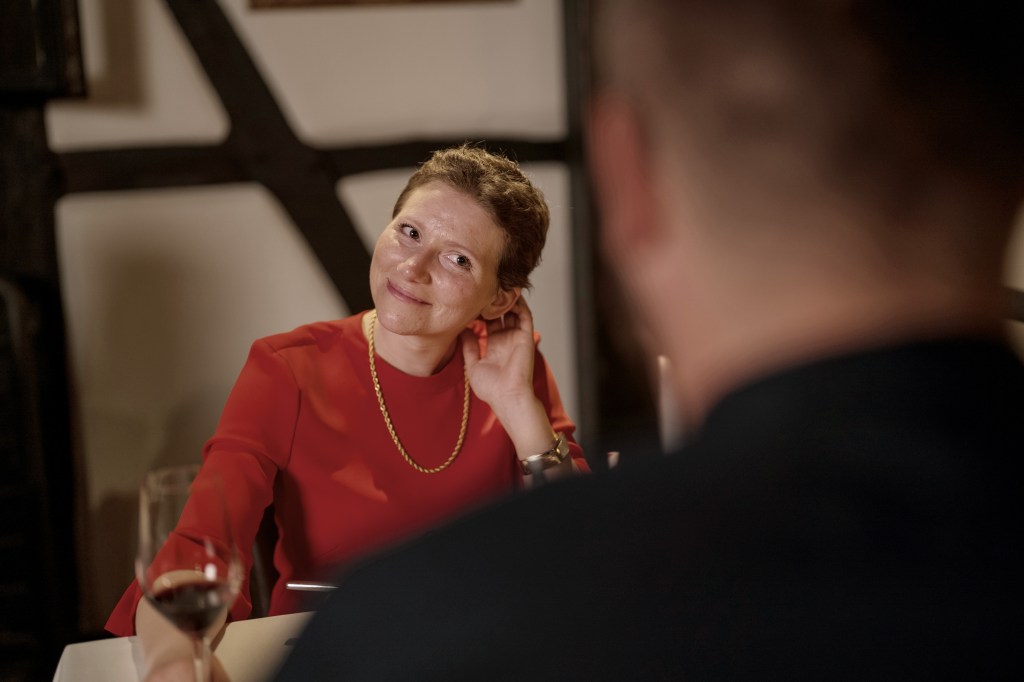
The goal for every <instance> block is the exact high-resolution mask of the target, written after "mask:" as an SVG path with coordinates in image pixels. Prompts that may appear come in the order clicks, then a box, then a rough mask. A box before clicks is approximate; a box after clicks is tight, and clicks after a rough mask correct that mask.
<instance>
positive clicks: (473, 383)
mask: <svg viewBox="0 0 1024 682" xmlns="http://www.w3.org/2000/svg"><path fill="white" fill-rule="evenodd" d="M486 343H487V348H486V355H485V356H484V357H481V356H480V342H479V340H478V339H477V336H476V334H474V333H473V332H472V331H470V330H468V329H467V330H466V331H464V332H463V333H462V353H463V356H464V358H465V361H466V373H467V374H468V375H469V385H470V387H471V388H472V389H473V393H475V394H476V396H477V397H478V398H480V400H483V401H484V402H485V403H487V404H488V405H490V406H491V409H493V410H494V411H495V413H498V414H499V418H500V411H501V407H502V405H503V403H507V402H509V401H525V400H527V399H529V398H531V397H533V358H534V353H535V351H536V349H535V344H534V340H533V314H532V313H531V312H530V308H529V306H527V305H526V301H524V300H523V299H522V298H520V299H519V300H518V301H517V302H516V304H515V305H514V306H512V308H511V310H509V311H508V312H507V313H505V315H504V316H503V317H501V318H498V319H496V320H489V321H487V342H486Z"/></svg>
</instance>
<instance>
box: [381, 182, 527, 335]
mask: <svg viewBox="0 0 1024 682" xmlns="http://www.w3.org/2000/svg"><path fill="white" fill-rule="evenodd" d="M504 243H505V234H504V232H503V231H502V229H501V228H500V227H498V225H496V224H495V222H494V220H493V219H492V218H491V216H490V215H489V214H488V213H487V211H485V210H484V209H483V208H481V207H480V205H479V204H477V203H476V201H474V200H473V199H472V198H470V197H469V196H467V195H466V194H464V193H463V192H460V191H459V190H456V189H454V188H452V187H451V186H449V185H448V184H446V183H444V182H440V181H435V182H431V183H427V184H426V185H423V186H422V187H419V188H417V189H416V190H414V191H413V192H411V193H410V194H409V196H408V197H407V198H406V201H405V204H404V205H403V206H402V210H401V211H399V213H398V215H397V216H395V218H394V220H392V221H391V223H390V224H389V225H388V226H387V227H386V228H384V232H383V233H382V234H381V235H380V238H379V239H377V245H376V246H375V247H374V250H373V260H372V262H371V263H370V291H371V294H372V295H373V302H374V305H375V306H376V308H377V317H378V319H379V320H380V322H381V324H382V325H383V326H384V327H385V328H386V329H388V330H389V331H392V332H394V333H397V334H403V335H405V334H415V335H420V336H427V337H442V338H443V337H453V336H454V335H456V334H458V333H459V332H461V331H462V330H463V329H464V328H465V327H466V325H467V324H469V323H470V322H471V321H473V320H475V319H476V318H477V317H479V316H480V315H483V316H484V317H485V318H489V319H491V318H494V317H497V316H498V315H500V314H501V313H502V312H504V308H505V307H507V306H505V305H504V304H505V302H506V301H507V302H508V303H509V304H511V302H513V301H514V300H515V293H517V292H506V291H501V290H499V288H498V262H499V260H500V259H501V252H502V248H503V246H504ZM510 297H511V298H510Z"/></svg>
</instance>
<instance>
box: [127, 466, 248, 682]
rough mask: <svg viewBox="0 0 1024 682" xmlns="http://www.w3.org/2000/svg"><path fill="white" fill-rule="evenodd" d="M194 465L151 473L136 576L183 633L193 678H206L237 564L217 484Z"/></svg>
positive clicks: (234, 589)
mask: <svg viewBox="0 0 1024 682" xmlns="http://www.w3.org/2000/svg"><path fill="white" fill-rule="evenodd" d="M199 472H200V467H199V466H198V465H187V466H177V467H168V468H164V469H157V470H155V471H152V472H150V473H148V474H147V475H146V477H145V479H144V480H143V482H142V486H141V488H140V490H139V550H138V555H137V556H136V559H135V575H136V577H137V578H138V581H139V587H140V588H141V589H142V592H143V594H144V595H145V597H146V599H147V600H148V601H149V603H150V604H152V605H153V607H154V608H155V609H156V610H157V611H158V612H159V613H160V614H162V615H163V616H164V617H165V618H167V620H169V621H170V622H171V623H173V624H174V625H175V626H176V627H177V628H178V629H179V630H181V631H182V632H183V633H185V634H186V635H188V636H189V637H190V638H191V640H192V642H193V648H194V652H195V655H194V661H195V665H196V679H198V680H202V681H208V680H209V679H210V637H211V636H212V635H213V634H214V633H213V632H212V630H213V625H214V624H215V623H218V622H220V620H221V617H222V616H223V615H224V614H225V613H226V612H227V610H228V609H229V608H230V607H231V604H232V603H233V602H234V600H235V597H236V596H237V595H238V590H239V586H240V585H241V582H242V580H241V578H242V566H241V557H240V555H239V552H238V548H237V546H236V545H235V542H234V539H233V538H232V533H231V524H230V523H229V522H228V515H227V509H226V508H225V504H224V495H223V488H222V486H221V482H220V481H219V480H218V478H217V477H216V476H214V475H212V474H208V473H204V474H200V473H199Z"/></svg>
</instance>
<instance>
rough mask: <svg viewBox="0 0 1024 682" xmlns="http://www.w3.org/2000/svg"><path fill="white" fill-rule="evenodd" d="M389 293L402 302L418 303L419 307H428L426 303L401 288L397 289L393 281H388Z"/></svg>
mask: <svg viewBox="0 0 1024 682" xmlns="http://www.w3.org/2000/svg"><path fill="white" fill-rule="evenodd" d="M388 291H389V292H390V293H391V295H392V296H394V297H395V298H397V299H398V300H400V301H405V302H406V303H418V304H419V305H427V302H426V301H423V300H421V299H418V298H416V297H415V296H413V295H412V294H410V293H409V292H407V291H405V290H403V289H400V288H399V287H396V286H395V285H394V284H392V283H391V280H388Z"/></svg>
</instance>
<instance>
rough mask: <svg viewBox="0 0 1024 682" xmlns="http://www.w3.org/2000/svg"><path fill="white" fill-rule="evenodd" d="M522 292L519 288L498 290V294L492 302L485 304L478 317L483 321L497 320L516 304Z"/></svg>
mask: <svg viewBox="0 0 1024 682" xmlns="http://www.w3.org/2000/svg"><path fill="white" fill-rule="evenodd" d="M522 291H523V290H522V288H520V287H512V288H511V289H498V293H497V294H495V296H494V300H492V301H491V302H490V303H488V304H487V307H486V308H484V309H483V311H482V312H481V313H480V316H481V317H483V318H484V319H485V320H496V319H498V318H499V317H501V316H502V315H504V314H505V313H507V312H508V311H509V310H510V309H511V308H512V306H514V305H515V304H516V301H518V300H519V296H520V294H522Z"/></svg>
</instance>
